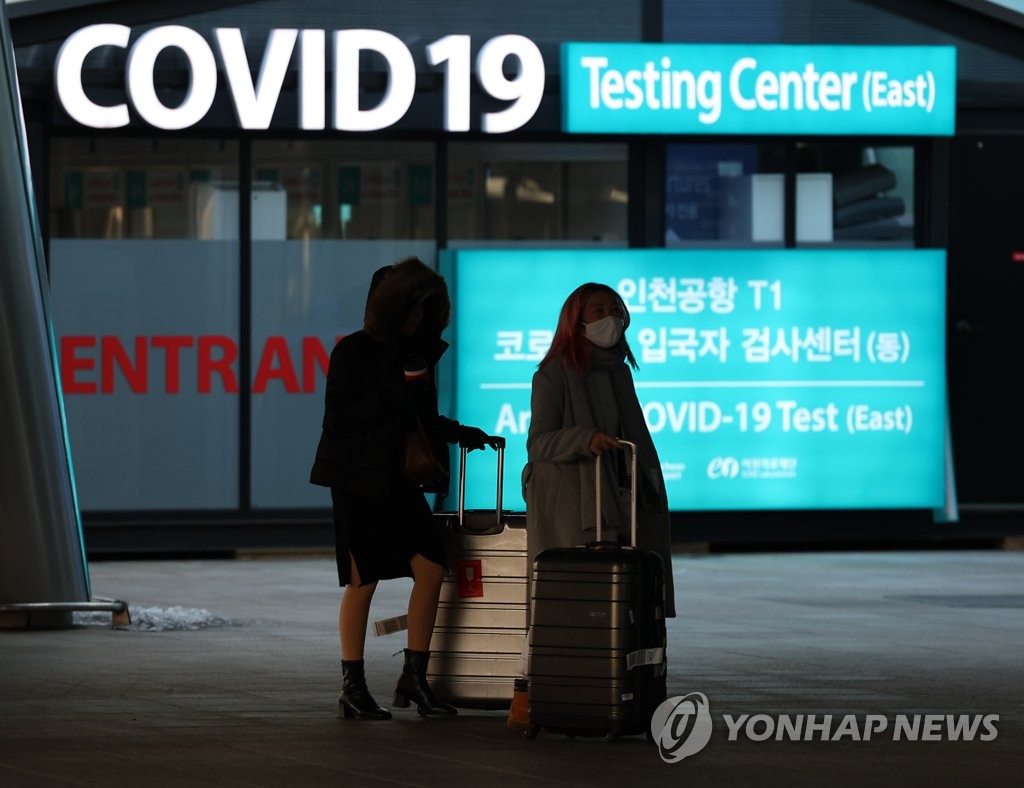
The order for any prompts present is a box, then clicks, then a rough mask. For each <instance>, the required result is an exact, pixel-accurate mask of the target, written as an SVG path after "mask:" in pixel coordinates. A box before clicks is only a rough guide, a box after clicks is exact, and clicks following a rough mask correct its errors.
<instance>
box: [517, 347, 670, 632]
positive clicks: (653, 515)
mask: <svg viewBox="0 0 1024 788" xmlns="http://www.w3.org/2000/svg"><path fill="white" fill-rule="evenodd" d="M531 408H532V415H531V417H530V430H529V434H528V437H527V440H526V450H527V456H528V462H527V463H526V466H525V467H524V468H523V474H522V483H523V497H524V498H525V499H526V528H527V550H528V552H529V557H530V563H531V564H532V563H533V560H534V559H535V558H536V557H537V555H538V553H540V552H541V551H542V550H546V549H548V548H551V547H574V546H577V545H582V544H585V543H587V542H590V541H594V539H595V538H596V511H595V498H596V494H597V491H596V489H595V481H596V480H595V475H596V474H595V472H594V462H595V461H594V455H593V454H592V453H591V451H590V439H591V438H592V437H593V435H594V433H595V432H597V431H598V428H597V426H596V424H597V421H596V420H595V418H594V413H593V410H592V408H591V405H590V398H589V396H588V394H587V388H586V383H585V382H584V379H583V378H581V377H580V376H579V375H577V374H576V373H575V372H573V371H571V370H570V369H568V368H567V367H566V366H565V365H564V364H562V362H561V361H559V360H557V359H553V360H552V361H550V362H549V363H547V364H546V365H545V366H544V368H543V369H539V370H538V371H537V372H536V373H534V376H533V390H532V396H531ZM616 437H619V438H622V437H627V438H629V439H632V440H634V441H635V442H637V443H638V444H641V445H642V444H643V443H646V444H647V445H648V447H649V450H648V451H646V452H645V451H639V452H638V476H642V477H646V479H647V481H649V482H650V486H649V488H648V489H652V490H654V491H656V493H657V494H656V495H655V496H653V498H654V500H653V501H652V500H650V498H651V496H648V500H647V501H645V502H644V505H640V502H638V505H637V534H638V538H637V541H638V543H639V546H640V547H641V548H643V549H645V550H651V551H653V552H656V553H658V554H659V555H661V557H662V562H663V563H664V566H665V614H666V615H667V616H675V590H674V587H673V583H672V563H671V562H672V555H671V534H670V527H669V517H668V499H667V495H666V493H665V482H664V478H663V476H662V473H661V463H660V461H659V460H658V456H657V453H656V452H653V443H652V442H651V441H650V435H649V434H648V435H647V436H645V437H646V439H647V440H646V441H640V440H636V438H635V437H634V436H622V435H619V436H616ZM652 455H653V456H652ZM641 481H642V480H641V479H638V485H639V484H640V483H641ZM615 496H616V492H615V491H614V490H613V489H612V488H611V485H608V484H605V483H604V482H603V480H602V485H601V501H602V503H601V508H602V511H609V510H614V508H615V507H616V506H617V502H616V500H615ZM621 527H622V529H623V533H622V536H623V537H625V538H626V539H627V540H628V538H629V532H628V528H629V523H628V515H627V516H626V519H625V520H624V521H623V523H622V526H621ZM601 538H602V539H605V540H609V539H610V540H614V539H615V538H616V533H614V532H611V533H609V531H608V529H607V527H605V528H604V529H603V531H602V535H601Z"/></svg>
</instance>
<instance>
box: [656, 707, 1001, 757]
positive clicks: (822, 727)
mask: <svg viewBox="0 0 1024 788" xmlns="http://www.w3.org/2000/svg"><path fill="white" fill-rule="evenodd" d="M721 719H722V721H723V722H724V723H725V728H726V731H727V740H728V741H730V742H735V741H752V742H767V741H778V742H795V741H817V742H840V741H842V742H858V741H860V742H866V741H880V740H883V741H886V740H891V741H894V742H940V741H945V742H960V741H962V742H975V741H977V742H989V741H994V740H995V739H996V737H997V736H998V735H999V730H998V728H997V724H998V723H999V715H998V714H898V713H897V714H863V715H858V714H723V715H721ZM713 727H714V722H713V719H712V716H711V710H710V704H709V702H708V699H707V697H706V696H705V695H704V694H703V693H701V692H691V693H689V694H687V695H682V696H676V697H673V698H669V699H668V700H666V701H664V702H663V703H662V704H661V705H660V706H658V708H657V709H656V710H655V712H654V714H653V715H652V717H651V736H652V738H653V740H654V742H655V744H657V746H658V754H659V755H660V756H661V758H662V760H664V761H665V762H666V763H678V762H679V761H681V760H683V759H684V758H688V757H690V756H692V755H696V754H697V753H698V752H700V751H701V750H703V749H704V747H706V746H707V744H708V742H710V741H711V738H712V729H713Z"/></svg>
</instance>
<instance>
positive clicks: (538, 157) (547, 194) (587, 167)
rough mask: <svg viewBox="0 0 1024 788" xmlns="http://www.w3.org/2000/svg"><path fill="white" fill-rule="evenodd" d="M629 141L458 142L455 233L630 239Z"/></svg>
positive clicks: (452, 163)
mask: <svg viewBox="0 0 1024 788" xmlns="http://www.w3.org/2000/svg"><path fill="white" fill-rule="evenodd" d="M627 174H628V152H627V148H626V146H625V145H593V144H559V143H544V144H534V145H530V144H521V143H453V144H452V145H451V146H450V148H449V163H448V237H449V239H451V241H450V243H451V245H453V246H464V245H465V243H464V242H467V241H480V240H487V241H518V242H524V241H525V242H531V241H532V242H536V241H544V242H556V243H557V242H564V241H571V242H574V243H575V244H577V245H578V243H579V242H585V243H597V244H602V245H607V244H617V245H623V246H624V245H626V242H627V241H628V237H627V235H628V234H627V213H628V207H629V188H628V182H627Z"/></svg>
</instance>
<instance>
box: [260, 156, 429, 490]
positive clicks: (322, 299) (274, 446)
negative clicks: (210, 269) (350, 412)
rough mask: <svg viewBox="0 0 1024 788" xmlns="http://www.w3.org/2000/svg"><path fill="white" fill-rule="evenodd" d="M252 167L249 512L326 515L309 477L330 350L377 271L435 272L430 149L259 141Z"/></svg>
mask: <svg viewBox="0 0 1024 788" xmlns="http://www.w3.org/2000/svg"><path fill="white" fill-rule="evenodd" d="M252 158H253V177H254V179H255V180H254V189H253V202H252V228H253V242H252V298H251V304H252V316H251V326H252V340H251V345H250V351H251V353H252V374H253V377H252V389H251V390H252V400H251V402H252V410H251V413H252V422H251V431H250V433H251V436H252V446H251V464H250V468H251V474H252V475H251V480H252V485H251V488H252V494H251V504H252V506H253V507H255V508H292V507H306V506H316V507H327V506H330V495H329V492H328V491H327V490H326V489H324V488H322V487H315V486H313V485H311V484H309V469H310V467H311V465H312V462H313V454H314V450H315V449H316V444H317V440H318V439H319V436H320V424H321V420H322V418H323V398H324V384H325V381H326V373H327V363H328V359H329V356H330V352H331V349H332V348H333V347H334V345H335V343H336V342H337V340H338V339H339V338H340V337H341V336H343V335H345V334H347V333H350V332H352V331H355V330H358V329H359V328H362V324H363V310H364V307H365V303H366V291H367V288H368V286H369V283H370V277H371V276H372V274H373V272H374V271H375V270H376V269H378V268H380V267H381V266H383V265H388V264H390V263H393V262H395V261H396V260H400V259H402V258H405V257H410V256H416V257H419V258H420V259H421V260H423V261H424V262H425V263H427V264H428V265H430V266H434V265H435V263H436V257H437V253H436V243H435V241H434V216H435V200H434V146H433V145H432V144H430V143H405V142H401V143H400V142H369V141H367V142H300V141H266V142H256V143H254V144H253V156H252ZM257 198H259V199H257Z"/></svg>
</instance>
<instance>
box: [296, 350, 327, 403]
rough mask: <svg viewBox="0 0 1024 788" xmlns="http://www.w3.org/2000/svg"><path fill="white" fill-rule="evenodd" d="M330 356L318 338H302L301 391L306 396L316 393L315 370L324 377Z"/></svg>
mask: <svg viewBox="0 0 1024 788" xmlns="http://www.w3.org/2000/svg"><path fill="white" fill-rule="evenodd" d="M329 363H330V354H329V353H328V352H327V348H325V347H324V343H323V342H321V341H320V339H319V338H318V337H303V338H302V390H303V392H305V393H306V394H312V393H313V392H314V391H316V368H317V367H320V372H321V373H323V375H324V376H325V377H326V375H327V365H328V364H329Z"/></svg>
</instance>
